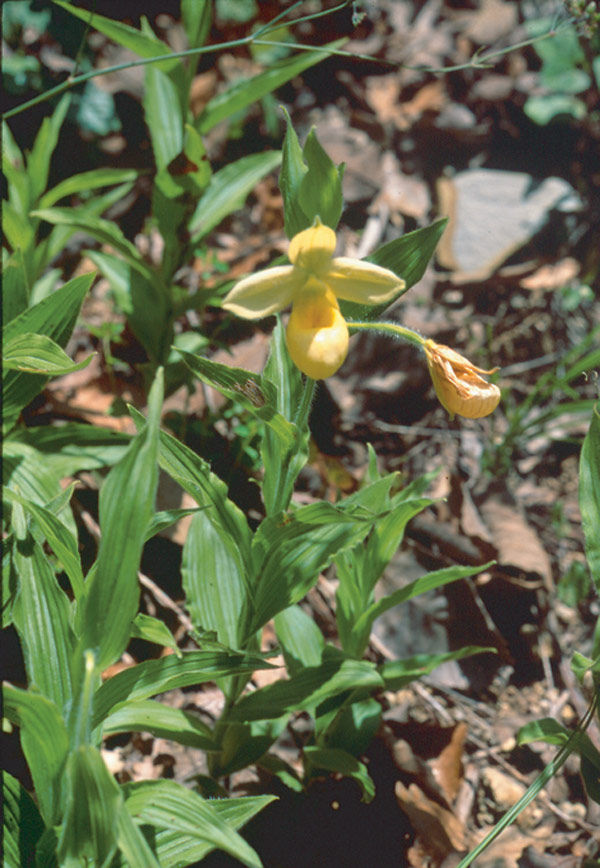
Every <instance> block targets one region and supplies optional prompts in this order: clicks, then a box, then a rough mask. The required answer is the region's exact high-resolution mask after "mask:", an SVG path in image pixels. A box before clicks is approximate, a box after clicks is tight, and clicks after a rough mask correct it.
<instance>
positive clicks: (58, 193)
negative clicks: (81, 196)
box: [40, 168, 139, 208]
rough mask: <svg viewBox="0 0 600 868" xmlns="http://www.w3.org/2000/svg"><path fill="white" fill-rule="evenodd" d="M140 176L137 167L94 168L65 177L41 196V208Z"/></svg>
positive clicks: (133, 179)
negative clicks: (78, 194)
mask: <svg viewBox="0 0 600 868" xmlns="http://www.w3.org/2000/svg"><path fill="white" fill-rule="evenodd" d="M138 176H139V172H138V171H137V170H136V169H104V168H101V169H92V170H91V171H90V172H80V173H79V174H78V175H71V177H70V178H65V180H64V181H61V182H60V183H59V184H57V185H56V186H55V187H52V189H51V190H48V192H47V193H44V195H43V196H42V197H41V198H40V208H51V207H52V206H53V205H56V203H57V202H60V200H61V199H66V198H67V197H68V196H74V195H75V194H76V193H84V192H88V191H89V190H98V189H99V188H100V187H112V186H113V185H114V184H125V183H127V182H128V181H135V180H136V179H137V177H138Z"/></svg>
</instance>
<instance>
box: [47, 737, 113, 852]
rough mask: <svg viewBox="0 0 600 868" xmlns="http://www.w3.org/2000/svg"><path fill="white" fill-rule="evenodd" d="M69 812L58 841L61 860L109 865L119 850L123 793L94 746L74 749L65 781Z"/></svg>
mask: <svg viewBox="0 0 600 868" xmlns="http://www.w3.org/2000/svg"><path fill="white" fill-rule="evenodd" d="M63 788H64V794H65V811H64V816H63V823H62V828H61V831H60V837H59V842H58V857H59V859H60V860H61V863H62V862H63V861H64V862H66V863H67V864H69V861H70V860H73V861H75V860H79V862H83V863H84V864H85V862H86V860H90V861H91V862H92V863H93V864H95V865H98V866H101V868H107V866H108V865H109V864H110V860H111V859H112V857H113V856H114V854H115V852H116V849H117V827H118V818H119V812H120V811H121V810H122V809H123V808H122V804H123V796H122V794H121V791H120V789H119V786H118V784H117V782H116V781H115V780H114V778H113V777H112V775H111V774H110V773H109V771H108V769H107V768H106V766H105V764H104V760H103V759H102V757H101V755H100V752H99V751H98V750H97V749H96V748H95V747H92V746H90V745H81V746H80V747H78V748H76V749H75V750H73V751H71V753H70V754H69V757H68V759H67V764H66V768H65V776H64V781H63Z"/></svg>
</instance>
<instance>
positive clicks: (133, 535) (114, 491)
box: [80, 370, 163, 669]
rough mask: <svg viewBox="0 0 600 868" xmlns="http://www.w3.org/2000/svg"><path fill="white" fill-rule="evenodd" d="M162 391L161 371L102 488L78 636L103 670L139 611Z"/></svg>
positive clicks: (124, 640) (119, 649)
mask: <svg viewBox="0 0 600 868" xmlns="http://www.w3.org/2000/svg"><path fill="white" fill-rule="evenodd" d="M162 392H163V384H162V370H159V373H158V374H157V377H156V380H155V382H154V384H153V386H152V389H151V392H150V398H149V412H148V421H147V423H146V426H145V427H144V429H143V430H142V431H141V432H140V433H139V434H138V435H137V436H136V437H135V439H134V440H133V442H132V444H131V446H130V447H129V449H128V451H127V453H126V455H125V457H124V458H123V459H122V460H121V461H120V462H119V463H118V464H117V465H116V466H115V467H113V469H112V470H111V471H110V473H109V475H108V477H107V478H106V481H105V482H104V485H103V486H102V489H101V491H100V528H101V531H102V539H101V541H100V550H99V552H98V560H97V569H96V571H95V573H94V575H93V577H92V578H91V579H88V583H89V590H88V589H87V588H86V598H85V604H84V607H83V615H82V618H81V640H80V645H81V648H82V650H83V649H86V648H90V649H92V650H93V651H94V652H95V653H96V654H97V665H98V666H99V667H100V669H104V668H106V667H107V666H109V665H110V664H111V663H113V662H114V661H115V660H117V659H118V658H119V657H120V655H121V654H122V653H123V651H124V650H125V647H126V646H127V643H128V641H129V637H130V635H131V622H132V621H133V619H134V618H135V616H136V614H137V609H138V603H139V595H140V589H139V584H138V579H137V571H138V568H139V563H140V558H141V554H142V548H143V545H144V539H145V534H146V528H147V526H148V523H149V521H150V516H151V515H152V513H153V511H154V498H155V494H156V486H157V482H158V430H159V429H158V426H159V421H160V409H161V406H162Z"/></svg>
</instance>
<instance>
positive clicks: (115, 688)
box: [94, 651, 276, 726]
mask: <svg viewBox="0 0 600 868" xmlns="http://www.w3.org/2000/svg"><path fill="white" fill-rule="evenodd" d="M273 668H276V667H273V666H271V664H270V663H267V662H266V661H265V660H263V659H262V658H261V657H257V656H256V657H255V656H252V655H248V654H227V653H224V652H214V651H184V652H183V657H182V658H178V657H176V656H175V655H174V654H171V655H169V656H168V657H161V658H160V659H158V660H146V661H145V662H144V663H139V664H138V665H137V666H132V667H130V668H129V669H125V670H123V671H122V672H119V673H118V674H117V675H114V676H113V677H112V678H109V680H108V681H105V682H104V684H103V685H102V686H101V687H100V688H99V689H98V691H97V693H96V703H95V718H94V726H98V725H99V724H101V723H102V722H103V720H104V719H105V718H106V717H107V715H108V714H109V712H111V710H113V709H115V706H116V705H118V704H119V703H121V702H130V701H134V700H139V699H148V697H150V696H156V694H157V693H165V692H166V691H167V690H174V689H175V688H177V687H189V685H190V684H202V683H203V682H205V681H216V680H217V679H218V678H225V677H226V676H229V675H245V674H248V673H252V672H254V670H256V669H273Z"/></svg>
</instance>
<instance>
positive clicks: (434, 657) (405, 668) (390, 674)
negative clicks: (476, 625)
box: [379, 645, 496, 690]
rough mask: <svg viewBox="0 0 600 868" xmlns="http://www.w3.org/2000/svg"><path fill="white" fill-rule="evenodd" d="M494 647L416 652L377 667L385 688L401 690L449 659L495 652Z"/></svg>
mask: <svg viewBox="0 0 600 868" xmlns="http://www.w3.org/2000/svg"><path fill="white" fill-rule="evenodd" d="M495 653H496V649H495V648H485V647H483V646H480V645H466V646H465V647H464V648H459V649H458V650H457V651H446V652H445V653H443V654H417V655H415V656H414V657H409V658H406V659H405V660H391V661H390V662H389V663H384V664H383V665H382V666H380V667H379V672H380V674H381V676H382V678H383V679H384V681H385V686H386V689H387V690H401V689H402V688H403V687H406V685H407V684H410V682H411V681H416V680H417V679H419V678H422V677H423V676H424V675H429V673H430V672H433V670H434V669H435V668H436V667H437V666H440V665H441V664H442V663H447V662H448V661H449V660H463V659H464V658H465V657H473V655H474V654H495Z"/></svg>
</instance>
